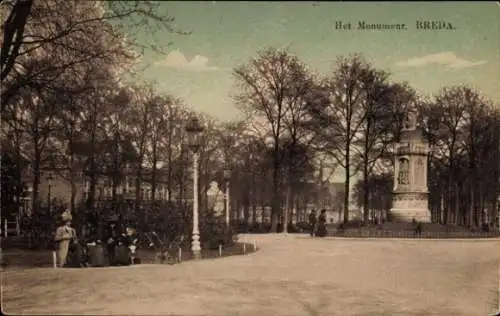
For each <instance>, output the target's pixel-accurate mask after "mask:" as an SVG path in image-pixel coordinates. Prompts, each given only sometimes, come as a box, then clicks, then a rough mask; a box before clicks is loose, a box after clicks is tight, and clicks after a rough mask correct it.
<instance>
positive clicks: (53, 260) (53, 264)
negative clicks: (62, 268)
mask: <svg viewBox="0 0 500 316" xmlns="http://www.w3.org/2000/svg"><path fill="white" fill-rule="evenodd" d="M52 266H53V267H54V269H55V268H57V256H56V252H55V251H52Z"/></svg>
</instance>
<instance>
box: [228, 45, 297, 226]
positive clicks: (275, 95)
mask: <svg viewBox="0 0 500 316" xmlns="http://www.w3.org/2000/svg"><path fill="white" fill-rule="evenodd" d="M304 69H305V67H304V65H303V64H302V63H301V62H300V61H299V60H298V59H297V57H295V56H292V55H291V54H290V53H288V52H287V51H284V50H278V49H274V48H270V49H267V50H264V51H262V52H260V53H259V56H258V57H257V58H255V59H252V60H251V61H250V62H249V63H248V64H246V65H243V66H241V67H239V68H236V69H235V70H234V76H235V78H236V80H237V82H238V83H239V86H240V89H241V90H240V91H241V92H240V93H239V94H238V95H237V96H236V101H237V102H238V104H240V105H241V106H242V107H243V108H244V109H246V110H247V111H248V112H249V113H252V114H254V115H256V116H258V117H260V118H262V119H264V120H265V122H266V123H267V127H268V129H269V131H270V136H271V139H272V141H273V150H272V155H273V168H272V172H273V177H272V178H273V195H274V197H273V205H272V214H271V226H272V230H273V231H275V230H276V227H277V223H278V214H279V212H280V210H281V192H280V187H281V184H282V179H281V175H280V173H281V172H282V167H283V163H282V162H283V157H282V151H281V150H280V147H281V143H282V140H283V137H285V135H286V127H285V124H284V117H285V116H286V113H287V111H289V108H290V107H293V105H294V104H295V103H296V101H297V100H298V98H299V97H300V95H301V94H303V93H304V90H303V89H300V88H299V87H300V85H301V84H303V74H304V73H305V71H304Z"/></svg>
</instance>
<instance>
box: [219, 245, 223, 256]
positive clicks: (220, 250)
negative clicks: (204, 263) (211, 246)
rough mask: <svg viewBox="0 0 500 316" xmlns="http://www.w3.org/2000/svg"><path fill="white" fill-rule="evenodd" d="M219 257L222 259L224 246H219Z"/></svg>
mask: <svg viewBox="0 0 500 316" xmlns="http://www.w3.org/2000/svg"><path fill="white" fill-rule="evenodd" d="M219 257H222V244H219Z"/></svg>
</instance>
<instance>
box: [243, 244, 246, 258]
mask: <svg viewBox="0 0 500 316" xmlns="http://www.w3.org/2000/svg"><path fill="white" fill-rule="evenodd" d="M246 253H247V243H246V242H243V254H244V255H245V254H246Z"/></svg>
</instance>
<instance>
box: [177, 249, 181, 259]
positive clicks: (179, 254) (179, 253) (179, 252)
mask: <svg viewBox="0 0 500 316" xmlns="http://www.w3.org/2000/svg"><path fill="white" fill-rule="evenodd" d="M177 256H178V258H177V261H179V262H181V261H182V248H181V247H179V251H178V253H177Z"/></svg>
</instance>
